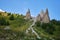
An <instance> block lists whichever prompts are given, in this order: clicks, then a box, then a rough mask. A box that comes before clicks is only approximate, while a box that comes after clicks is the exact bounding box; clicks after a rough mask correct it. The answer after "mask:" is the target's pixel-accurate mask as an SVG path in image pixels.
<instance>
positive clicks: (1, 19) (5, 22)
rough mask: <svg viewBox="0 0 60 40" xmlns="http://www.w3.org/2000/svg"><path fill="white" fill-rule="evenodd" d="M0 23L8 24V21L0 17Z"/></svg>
mask: <svg viewBox="0 0 60 40" xmlns="http://www.w3.org/2000/svg"><path fill="white" fill-rule="evenodd" d="M0 25H9V21H6V19H5V18H3V17H2V18H0Z"/></svg>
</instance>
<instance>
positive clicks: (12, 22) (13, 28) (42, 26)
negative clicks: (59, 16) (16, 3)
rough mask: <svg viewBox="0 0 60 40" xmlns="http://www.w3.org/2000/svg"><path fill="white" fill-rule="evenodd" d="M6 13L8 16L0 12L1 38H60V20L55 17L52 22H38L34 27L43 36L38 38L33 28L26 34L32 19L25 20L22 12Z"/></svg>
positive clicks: (27, 39)
mask: <svg viewBox="0 0 60 40" xmlns="http://www.w3.org/2000/svg"><path fill="white" fill-rule="evenodd" d="M5 13H6V14H7V15H6V16H3V15H2V13H0V39H1V40H45V39H46V40H52V39H55V40H60V21H57V20H55V19H53V20H51V21H50V23H41V22H36V23H35V25H34V26H33V29H34V30H35V31H36V32H37V33H38V34H39V36H40V37H41V39H38V38H37V37H36V35H35V34H34V33H32V32H31V30H30V31H29V33H27V34H26V29H28V28H29V26H30V25H31V24H32V21H31V20H25V19H24V15H22V14H21V15H19V14H12V13H7V12H5ZM4 15H5V14H4Z"/></svg>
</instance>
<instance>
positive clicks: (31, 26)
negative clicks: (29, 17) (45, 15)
mask: <svg viewBox="0 0 60 40" xmlns="http://www.w3.org/2000/svg"><path fill="white" fill-rule="evenodd" d="M35 22H36V18H33V23H32V25H30V27H29V28H28V29H27V30H26V33H28V32H29V30H32V33H34V34H35V35H36V36H37V38H39V39H41V37H39V35H38V33H37V32H36V31H35V30H34V29H33V26H34V25H35Z"/></svg>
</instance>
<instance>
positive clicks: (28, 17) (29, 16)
mask: <svg viewBox="0 0 60 40" xmlns="http://www.w3.org/2000/svg"><path fill="white" fill-rule="evenodd" d="M25 19H31V14H30V9H28V11H27V13H26V17H25Z"/></svg>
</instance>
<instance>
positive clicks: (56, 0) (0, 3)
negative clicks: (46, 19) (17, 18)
mask: <svg viewBox="0 0 60 40" xmlns="http://www.w3.org/2000/svg"><path fill="white" fill-rule="evenodd" d="M28 8H29V9H30V11H31V15H33V16H37V15H38V14H39V13H40V11H41V10H42V9H43V10H44V11H45V9H46V8H48V11H49V16H50V19H56V20H60V0H0V9H2V10H5V11H7V12H12V13H20V14H24V15H25V14H26V11H27V9H28Z"/></svg>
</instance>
